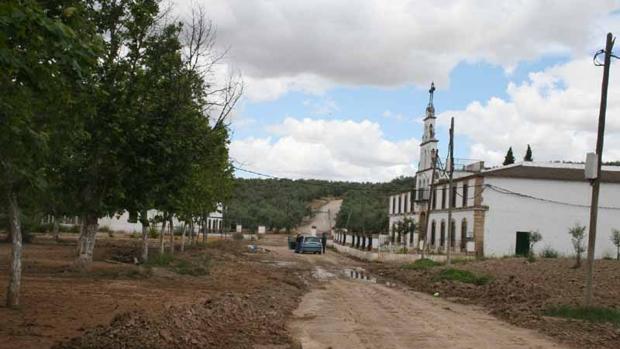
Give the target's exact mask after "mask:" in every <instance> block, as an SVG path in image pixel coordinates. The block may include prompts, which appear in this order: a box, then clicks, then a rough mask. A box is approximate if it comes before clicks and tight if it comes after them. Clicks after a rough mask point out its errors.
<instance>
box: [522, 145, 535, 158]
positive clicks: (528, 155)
mask: <svg viewBox="0 0 620 349" xmlns="http://www.w3.org/2000/svg"><path fill="white" fill-rule="evenodd" d="M523 161H534V158H533V157H532V148H531V147H530V145H529V144H528V145H527V150H526V151H525V156H524V157H523Z"/></svg>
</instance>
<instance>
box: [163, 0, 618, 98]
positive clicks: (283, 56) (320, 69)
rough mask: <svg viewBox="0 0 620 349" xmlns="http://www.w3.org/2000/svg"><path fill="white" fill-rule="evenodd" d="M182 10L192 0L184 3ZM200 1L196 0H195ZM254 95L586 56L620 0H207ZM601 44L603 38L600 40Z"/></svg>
mask: <svg viewBox="0 0 620 349" xmlns="http://www.w3.org/2000/svg"><path fill="white" fill-rule="evenodd" d="M174 1H175V2H176V3H177V4H179V5H180V6H179V8H178V9H177V12H183V10H186V7H188V6H190V3H191V1H190V0H174ZM192 1H195V0H192ZM200 4H202V5H203V6H204V7H205V9H206V10H207V11H208V14H209V16H210V17H211V18H212V19H213V20H214V22H215V23H216V25H217V28H218V44H219V45H221V46H222V47H226V48H228V47H230V48H231V51H230V60H231V62H232V64H233V65H235V66H236V67H239V68H240V69H241V70H242V71H243V75H244V77H246V80H247V96H248V97H249V98H250V99H252V100H270V99H275V98H277V97H278V96H280V95H282V94H283V93H285V92H286V91H290V90H301V91H305V92H312V93H317V92H320V91H323V90H325V89H326V88H329V87H331V86H333V85H374V86H399V85H403V84H411V83H413V84H419V85H423V86H426V85H427V84H428V82H429V81H431V80H434V81H436V82H437V83H438V86H447V85H448V77H449V73H450V71H451V70H452V68H454V67H455V66H456V65H457V64H458V63H459V62H462V61H470V62H472V61H480V60H483V61H486V62H490V63H493V64H498V65H501V66H502V67H504V68H505V69H506V71H507V72H508V73H509V72H510V71H511V69H513V68H514V67H515V66H516V64H517V63H518V62H520V61H522V60H524V59H535V58H537V57H540V56H541V55H545V54H557V53H562V54H577V55H580V54H583V53H584V52H585V51H589V50H591V49H592V48H593V47H594V46H598V44H599V43H600V40H601V38H602V36H603V33H604V30H609V29H610V28H617V27H619V25H618V21H617V17H618V16H617V15H616V16H611V15H609V13H610V12H611V11H613V10H614V9H618V8H619V7H620V2H618V1H617V0H598V1H591V0H571V1H567V0H548V1H540V0H522V1H513V0H508V1H488V0H451V1H435V0H416V1H411V0H391V1H385V0H339V1H336V0H313V1H306V0H272V1H261V0H202V1H201V2H200ZM594 43H596V45H594Z"/></svg>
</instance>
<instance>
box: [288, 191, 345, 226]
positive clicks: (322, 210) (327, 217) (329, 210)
mask: <svg viewBox="0 0 620 349" xmlns="http://www.w3.org/2000/svg"><path fill="white" fill-rule="evenodd" d="M341 205H342V200H341V199H334V200H329V201H327V202H326V203H325V204H323V205H321V206H320V207H319V208H318V209H317V210H315V211H314V212H315V214H314V216H312V217H310V219H308V220H304V224H302V225H301V226H299V228H298V230H299V231H300V232H301V233H303V234H308V233H310V231H311V230H312V227H313V226H315V227H316V229H317V231H318V232H326V231H329V229H330V227H333V226H334V225H336V216H337V215H338V212H339V211H340V206H341Z"/></svg>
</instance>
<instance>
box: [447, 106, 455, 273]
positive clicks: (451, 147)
mask: <svg viewBox="0 0 620 349" xmlns="http://www.w3.org/2000/svg"><path fill="white" fill-rule="evenodd" d="M448 154H449V155H448V156H449V157H448V166H450V169H449V171H448V242H447V243H446V246H447V250H448V252H447V254H446V265H450V257H451V253H452V251H451V246H450V244H452V235H453V234H454V232H453V231H452V203H454V202H455V201H456V198H455V197H453V196H454V193H453V192H452V191H453V189H452V188H453V185H454V184H453V183H452V177H453V174H454V117H452V119H451V120H450V144H449V146H448Z"/></svg>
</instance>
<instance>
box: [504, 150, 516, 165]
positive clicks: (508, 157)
mask: <svg viewBox="0 0 620 349" xmlns="http://www.w3.org/2000/svg"><path fill="white" fill-rule="evenodd" d="M514 163H515V157H514V155H513V154H512V147H510V148H508V152H507V153H506V157H505V158H504V163H503V165H504V166H506V165H510V164H514Z"/></svg>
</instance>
